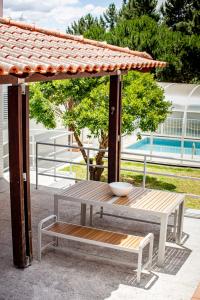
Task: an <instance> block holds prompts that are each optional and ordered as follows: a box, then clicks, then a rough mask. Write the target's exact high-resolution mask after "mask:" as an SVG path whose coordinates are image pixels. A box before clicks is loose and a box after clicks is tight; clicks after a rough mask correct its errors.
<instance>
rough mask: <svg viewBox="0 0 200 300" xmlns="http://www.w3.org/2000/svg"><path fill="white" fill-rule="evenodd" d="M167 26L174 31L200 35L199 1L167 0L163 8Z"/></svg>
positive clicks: (162, 11)
mask: <svg viewBox="0 0 200 300" xmlns="http://www.w3.org/2000/svg"><path fill="white" fill-rule="evenodd" d="M161 13H162V15H163V19H164V21H165V22H166V24H167V25H168V26H169V27H171V28H172V29H173V30H179V31H182V32H184V33H188V34H192V33H194V34H199V33H200V24H199V23H200V2H199V0H167V1H166V2H165V3H164V4H162V6H161Z"/></svg>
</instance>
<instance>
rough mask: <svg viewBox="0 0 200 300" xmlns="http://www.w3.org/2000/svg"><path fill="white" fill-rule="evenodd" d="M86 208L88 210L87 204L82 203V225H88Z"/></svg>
mask: <svg viewBox="0 0 200 300" xmlns="http://www.w3.org/2000/svg"><path fill="white" fill-rule="evenodd" d="M86 210H87V205H86V204H85V203H81V225H82V226H85V225H86Z"/></svg>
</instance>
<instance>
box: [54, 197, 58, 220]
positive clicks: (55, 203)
mask: <svg viewBox="0 0 200 300" xmlns="http://www.w3.org/2000/svg"><path fill="white" fill-rule="evenodd" d="M54 215H56V216H57V220H58V219H59V208H58V198H57V197H55V196H54Z"/></svg>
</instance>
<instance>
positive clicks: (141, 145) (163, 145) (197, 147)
mask: <svg viewBox="0 0 200 300" xmlns="http://www.w3.org/2000/svg"><path fill="white" fill-rule="evenodd" d="M127 149H129V150H134V151H135V150H136V151H137V152H138V150H139V151H142V152H143V151H144V152H146V153H150V152H151V151H152V152H162V153H174V154H181V153H182V150H181V140H179V139H165V138H155V137H154V138H153V144H152V145H151V139H150V138H149V137H146V138H143V139H142V140H140V141H138V142H136V143H134V144H132V145H130V146H128V147H127ZM183 154H186V155H192V154H193V155H195V156H196V155H200V142H196V141H195V142H194V141H192V140H187V141H184V149H183Z"/></svg>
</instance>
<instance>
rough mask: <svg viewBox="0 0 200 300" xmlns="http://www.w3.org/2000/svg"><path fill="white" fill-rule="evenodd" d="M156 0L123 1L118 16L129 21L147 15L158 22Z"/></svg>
mask: <svg viewBox="0 0 200 300" xmlns="http://www.w3.org/2000/svg"><path fill="white" fill-rule="evenodd" d="M157 4H158V1H157V0H128V1H123V5H122V9H121V11H120V16H121V17H122V18H124V19H126V20H131V19H133V18H135V17H141V16H144V15H147V16H149V17H151V18H153V19H156V20H158V19H159V15H158V13H157V12H156V7H157Z"/></svg>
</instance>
